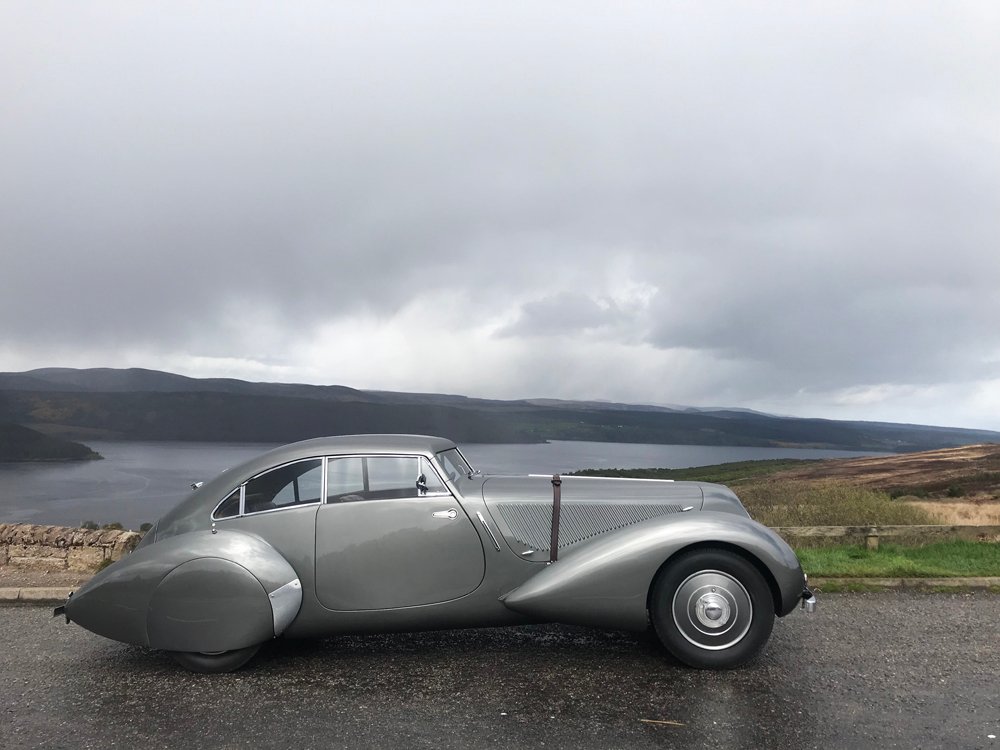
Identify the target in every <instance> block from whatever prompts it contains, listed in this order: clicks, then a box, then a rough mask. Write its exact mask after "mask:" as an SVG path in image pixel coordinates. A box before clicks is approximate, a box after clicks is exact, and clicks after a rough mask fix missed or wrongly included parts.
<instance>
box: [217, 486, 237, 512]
mask: <svg viewBox="0 0 1000 750" xmlns="http://www.w3.org/2000/svg"><path fill="white" fill-rule="evenodd" d="M240 489H241V488H240V487H237V488H236V489H235V490H233V491H232V493H230V495H229V497H227V498H226V499H225V500H223V501H222V503H221V504H220V505H219V509H218V510H216V511H215V517H216V518H234V517H235V516H238V515H239V514H240Z"/></svg>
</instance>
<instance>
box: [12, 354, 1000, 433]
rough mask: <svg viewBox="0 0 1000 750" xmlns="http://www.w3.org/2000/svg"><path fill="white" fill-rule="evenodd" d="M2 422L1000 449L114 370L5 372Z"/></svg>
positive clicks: (562, 405) (785, 424) (893, 428)
mask: <svg viewBox="0 0 1000 750" xmlns="http://www.w3.org/2000/svg"><path fill="white" fill-rule="evenodd" d="M0 420H4V421H7V422H16V423H20V424H24V425H27V426H29V427H31V428H33V429H35V430H38V431H39V432H43V433H45V434H47V435H55V436H60V437H64V438H71V439H81V440H88V439H89V440H98V439H116V440H204V441H225V442H288V441H293V440H300V439H305V438H309V437H316V436H319V435H343V434H351V433H358V432H409V433H424V434H437V435H444V436H447V437H450V438H453V439H455V440H457V441H460V442H482V443H497V442H511V443H528V442H541V441H545V440H594V441H607V442H631V443H661V444H686V445H731V446H765V447H816V448H828V449H845V450H870V451H884V452H902V451H915V450H929V449H934V448H943V447H952V446H959V445H967V444H969V443H994V442H996V443H1000V433H998V432H991V431H988V430H966V429H960V428H950V427H931V426H923V425H905V424H892V423H881V422H845V421H836V420H827V419H799V418H793V417H781V416H775V415H770V414H763V413H760V412H754V411H750V410H743V409H736V408H729V409H698V408H692V407H674V406H669V407H668V406H647V405H637V404H616V403H608V402H602V401H565V400H557V399H532V400H520V401H501V400H495V399H479V398H469V397H466V396H460V395H451V394H436V393H394V392H388V391H364V390H357V389H354V388H348V387H346V386H339V385H333V386H317V385H306V384H296V383H253V382H247V381H243V380H234V379H227V378H188V377H184V376H182V375H176V374H173V373H166V372H159V371H155V370H143V369H128V370H119V369H108V368H99V369H87V370H76V369H70V368H46V369H40V370H32V371H29V372H19V373H0Z"/></svg>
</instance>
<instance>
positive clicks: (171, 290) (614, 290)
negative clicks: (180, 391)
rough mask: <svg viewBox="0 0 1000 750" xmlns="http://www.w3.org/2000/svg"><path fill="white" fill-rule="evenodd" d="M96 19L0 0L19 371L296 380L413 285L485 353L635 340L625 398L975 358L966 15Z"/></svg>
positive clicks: (0, 118) (977, 83)
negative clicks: (315, 340) (169, 368)
mask: <svg viewBox="0 0 1000 750" xmlns="http://www.w3.org/2000/svg"><path fill="white" fill-rule="evenodd" d="M125 7H126V6H117V5H115V4H103V5H87V6H74V7H68V6H65V5H64V4H46V3H44V2H40V3H32V4H30V5H4V6H3V7H2V8H0V71H2V72H0V161H2V163H3V164H4V169H3V170H2V171H0V247H2V248H3V253H4V256H3V273H0V323H2V324H3V328H4V336H5V344H6V345H7V346H9V347H12V350H17V351H29V350H30V351H33V352H38V355H37V356H38V358H39V359H38V361H37V365H38V366H44V365H49V364H58V362H51V361H46V360H45V354H44V353H45V352H46V351H49V352H53V353H55V352H59V353H66V352H69V351H73V350H74V347H77V350H78V351H89V352H91V353H92V354H91V356H93V357H94V358H95V359H101V353H102V352H104V353H106V358H107V359H106V361H101V362H100V363H101V364H109V365H110V364H115V362H113V361H111V360H113V358H114V356H115V352H117V351H120V350H122V349H128V348H144V349H148V350H152V351H163V352H165V353H166V352H169V353H170V354H171V355H173V356H181V355H192V356H228V357H234V358H240V357H249V358H254V359H256V360H257V361H264V360H268V361H276V362H280V363H282V364H283V365H284V366H287V367H288V368H290V369H291V370H293V371H294V369H295V368H296V367H301V368H308V367H309V363H299V362H297V360H296V359H295V356H296V355H295V354H294V350H295V346H296V345H298V344H301V343H302V342H303V341H306V342H308V341H309V340H310V339H311V338H312V337H314V336H315V335H316V330H317V329H318V328H320V327H322V326H323V325H324V324H326V323H336V322H338V321H347V320H350V319H353V318H354V317H358V316H366V317H368V318H372V319H375V320H377V321H381V322H382V323H383V324H384V325H386V326H392V325H404V324H405V323H404V322H402V321H403V318H405V313H406V311H407V310H408V309H410V308H411V307H412V306H413V305H414V304H417V303H420V304H432V302H429V301H433V299H434V298H435V295H436V296H437V297H438V298H439V299H440V300H442V302H445V301H447V303H448V304H449V305H455V306H456V308H458V309H457V311H456V313H455V317H456V318H457V319H455V320H453V321H450V325H451V326H454V327H456V328H462V329H463V331H464V333H463V337H464V338H465V339H466V340H467V339H468V338H469V337H472V336H487V335H488V334H484V333H482V331H484V330H492V331H495V330H496V329H495V324H496V321H497V320H501V319H502V320H513V322H510V323H508V324H507V325H506V327H505V328H501V330H500V334H499V335H497V334H495V335H494V336H493V338H492V339H483V340H481V341H478V345H479V346H481V347H482V348H483V351H484V352H486V351H491V349H490V347H493V346H500V347H505V348H503V349H502V351H503V352H505V353H506V352H508V351H509V348H510V347H512V346H514V345H515V344H516V343H517V342H519V341H521V340H522V339H524V340H525V346H527V347H533V346H536V345H537V339H538V337H540V336H547V337H550V338H551V337H562V338H563V339H565V340H566V342H567V345H572V343H573V342H576V344H577V345H578V346H579V347H580V348H581V349H586V348H587V347H590V346H592V345H593V344H594V343H595V342H598V341H601V342H608V341H618V342H620V343H621V344H622V345H623V346H628V347H632V350H631V351H632V352H633V354H634V356H635V357H636V362H639V361H643V362H647V363H648V366H649V367H656V368H661V369H662V373H661V374H660V376H659V377H658V378H652V377H651V378H650V382H660V383H662V384H663V386H662V388H663V392H662V393H659V394H650V396H649V398H644V397H643V395H642V393H638V394H637V395H636V396H635V398H636V399H638V400H652V399H653V398H660V399H661V400H666V401H669V400H673V399H672V398H671V397H670V393H671V392H677V393H684V394H688V395H689V396H690V397H691V398H692V399H701V400H702V401H703V402H709V403H711V402H713V401H715V400H716V399H717V398H719V399H723V398H724V399H725V400H726V401H727V402H729V403H737V404H738V403H739V402H740V401H741V400H742V399H772V400H780V399H781V398H782V397H783V394H788V393H800V392H810V391H820V390H823V391H830V390H836V389H841V388H851V387H861V386H865V385H870V384H882V383H895V384H933V383H950V382H959V381H961V382H965V381H970V380H976V379H984V380H988V379H995V378H997V372H996V362H997V360H998V358H1000V334H998V333H997V327H996V326H995V325H994V323H993V321H995V320H997V319H1000V309H998V305H1000V303H998V302H997V300H998V299H1000V297H998V295H997V294H996V293H995V290H996V288H997V287H998V285H1000V253H997V252H996V248H997V247H998V246H1000V218H998V217H1000V211H998V209H1000V181H998V179H997V175H998V174H1000V147H998V143H997V141H996V138H995V124H996V122H997V117H998V114H1000V95H998V94H997V90H996V87H995V81H994V77H995V76H994V75H993V71H994V70H995V69H996V68H997V66H998V64H1000V59H998V56H1000V53H998V51H997V48H996V45H995V43H994V39H993V36H995V34H991V33H989V30H990V29H993V30H995V29H996V27H997V22H998V21H1000V18H998V16H997V11H996V10H995V9H993V8H992V7H991V6H986V5H980V4H975V3H969V4H961V3H959V4H953V5H949V7H948V8H947V9H940V10H939V9H935V8H923V9H916V10H915V9H914V8H913V7H912V6H911V5H910V4H905V3H901V4H896V5H894V4H891V3H890V4H881V5H878V6H873V5H871V4H867V3H838V4H837V5H836V6H829V7H822V6H794V7H792V6H787V5H778V4H774V5H764V6H756V7H755V8H753V9H752V10H751V9H747V8H745V7H744V6H741V5H739V4H730V5H726V4H724V5H690V6H657V5H642V4H635V5H632V4H626V5H625V6H620V5H618V4H615V5H612V4H610V3H598V2H593V3H585V4H583V5H580V6H578V8H577V11H576V12H574V13H572V14H568V13H566V12H565V11H564V10H563V9H560V8H556V7H555V6H551V7H550V6H544V5H543V6H539V5H537V4H528V3H525V4H517V3H515V4H508V5H506V6H504V7H503V9H500V8H498V7H495V6H490V5H477V4H467V3H452V2H432V3H428V4H421V5H420V6H419V7H418V6H413V5H410V4H405V3H399V4H390V5H389V6H388V7H387V8H384V9H381V10H378V9H375V8H368V7H366V6H362V5H357V6H356V5H347V4H333V5H331V4H326V3H315V4H310V3H303V4H298V5H296V6H295V7H294V8H277V7H275V8H263V9H261V10H260V11H259V13H256V14H253V13H248V12H244V13H241V14H240V15H239V17H235V16H234V15H233V13H232V12H231V10H230V9H228V8H227V7H226V6H224V5H204V4H190V5H183V4H174V5H172V6H171V10H170V12H169V13H167V12H165V11H164V12H160V11H157V10H155V9H153V8H152V7H145V6H138V7H133V8H131V9H130V10H128V11H126V10H124V8H125ZM629 284H632V285H635V284H642V285H645V287H644V288H645V291H644V292H643V294H645V295H646V296H645V297H644V298H643V302H642V304H638V303H636V304H631V303H627V302H625V301H623V299H622V298H621V296H620V295H621V294H622V293H623V292H622V289H623V288H627V287H628V285H629ZM596 350H597V349H596V348H595V351H596ZM496 351H501V350H496ZM456 356H457V355H456ZM511 356H515V355H514V354H513V353H512V354H511ZM593 356H594V357H597V356H607V355H606V354H605V355H598V354H594V355H593ZM647 356H648V358H647V359H643V358H644V357H647ZM663 357H668V358H669V357H676V358H677V359H676V360H670V362H671V363H667V362H668V360H667V359H663ZM665 363H667V364H665ZM605 368H606V363H604V362H601V361H597V360H595V359H591V360H589V361H588V360H587V359H586V358H580V359H574V363H573V372H572V373H570V374H567V375H566V376H565V377H563V378H562V379H560V377H559V375H560V373H559V372H558V371H556V372H553V371H552V369H551V368H550V367H547V368H546V370H545V372H544V373H543V372H539V371H538V370H537V368H535V369H533V368H531V367H519V368H517V369H516V371H512V373H511V376H510V377H511V378H514V379H516V380H517V382H511V383H510V384H507V386H506V387H507V388H508V389H509V390H510V391H518V392H522V393H530V394H532V395H552V396H561V395H577V396H586V397H614V395H613V394H611V393H604V392H603V391H602V389H606V388H611V387H616V388H618V387H620V388H623V389H624V388H625V387H626V386H625V384H621V385H620V386H619V385H618V384H609V383H608V379H607V377H606V369H605ZM448 372H449V367H448V366H447V365H446V364H443V365H442V367H441V372H440V375H439V383H440V387H441V388H442V389H445V390H453V391H456V390H457V391H464V392H470V393H474V394H475V393H477V390H476V384H475V383H468V382H450V381H448V377H449V376H448ZM588 373H592V376H591V377H590V378H589V379H588V377H587V374H588ZM228 374H234V373H228ZM420 374H421V375H422V374H423V373H420ZM378 376H379V373H375V372H373V373H372V377H373V378H375V377H378ZM489 382H490V383H491V385H490V387H491V388H495V387H497V386H496V385H495V382H494V381H493V380H491V381H489ZM351 385H357V386H360V387H365V386H366V385H368V384H367V383H363V382H361V383H351ZM376 385H377V383H376ZM560 388H573V389H575V390H574V392H573V393H572V394H570V393H563V392H551V390H553V389H554V390H558V389H560ZM588 388H589V389H592V390H593V392H588V391H587V389H588ZM482 395H490V394H488V393H486V394H482ZM797 408H798V407H797Z"/></svg>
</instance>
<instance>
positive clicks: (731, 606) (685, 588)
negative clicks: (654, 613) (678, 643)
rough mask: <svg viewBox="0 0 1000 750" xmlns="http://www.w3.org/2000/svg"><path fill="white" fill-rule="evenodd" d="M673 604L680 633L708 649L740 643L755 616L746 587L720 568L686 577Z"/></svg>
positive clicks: (712, 649)
mask: <svg viewBox="0 0 1000 750" xmlns="http://www.w3.org/2000/svg"><path fill="white" fill-rule="evenodd" d="M671 606H672V610H673V616H674V624H676V625H677V629H678V630H679V631H680V633H681V635H682V636H684V638H685V639H687V640H688V641H689V642H690V643H693V644H694V645H695V646H698V647H699V648H703V649H706V650H709V651H717V650H719V649H724V648H729V647H730V646H734V645H735V644H737V643H739V641H740V640H742V638H743V636H745V635H746V634H747V631H748V630H749V629H750V622H751V620H752V619H753V604H752V603H751V602H750V595H749V594H748V593H747V590H746V588H744V587H743V584H742V583H740V582H739V581H738V580H736V579H735V578H733V577H732V576H731V575H729V574H728V573H723V572H722V571H718V570H700V571H698V572H697V573H693V574H692V575H690V576H688V577H687V578H685V579H684V582H683V583H681V585H680V586H678V587H677V591H676V592H675V593H674V600H673V602H672V605H671Z"/></svg>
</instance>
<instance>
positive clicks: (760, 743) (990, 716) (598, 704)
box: [0, 593, 1000, 750]
mask: <svg viewBox="0 0 1000 750" xmlns="http://www.w3.org/2000/svg"><path fill="white" fill-rule="evenodd" d="M49 614H50V610H49V609H45V608H41V607H27V606H8V607H0V627H2V629H3V632H4V633H5V638H4V647H3V649H2V651H0V675H2V676H0V712H2V713H0V747H2V748H5V749H8V750H16V749H18V748H27V747H49V748H61V747H65V748H81V747H91V748H101V750H104V749H105V748H110V747H127V748H136V749H137V750H138V749H139V748H141V749H142V750H148V749H150V748H167V747H217V748H242V747H251V746H254V747H282V748H295V749H296V750H300V749H301V750H305V749H306V748H331V747H334V748H336V747H350V748H353V747H358V748H361V747H364V748H368V747H386V748H390V747H391V748H399V747H404V748H405V747H414V748H466V747H503V748H518V749H521V748H585V747H594V748H628V749H629V750H639V749H641V748H671V747H677V748H680V747H705V748H727V750H733V749H735V748H754V749H757V748H810V747H815V748H831V747H847V748H850V747H859V748H862V747H864V748H868V747H880V748H884V747H901V748H913V747H924V748H935V747H941V748H945V747H947V748H980V747H982V748H995V749H996V750H1000V739H995V738H991V737H990V735H993V736H994V737H1000V596H998V595H996V594H988V593H963V594H914V593H877V594H842V595H833V594H831V595H827V596H823V597H821V599H820V609H819V611H818V612H817V613H816V614H815V615H812V616H807V615H805V614H803V613H801V612H795V613H793V614H792V615H791V616H789V617H788V618H785V619H784V620H780V621H778V622H777V623H776V624H775V630H774V635H773V636H772V639H771V642H770V644H769V645H768V647H767V649H766V651H765V652H764V654H763V655H762V656H761V658H759V659H758V660H757V661H756V662H755V663H754V664H752V665H750V666H749V667H745V668H743V669H740V670H737V671H734V672H722V673H716V672H699V671H694V670H690V669H685V668H682V667H680V666H678V665H676V664H674V663H672V662H671V661H670V660H669V659H668V658H667V657H665V656H664V654H663V652H662V651H661V650H660V648H659V646H657V645H656V643H655V642H654V641H652V639H650V638H648V637H646V636H643V635H634V634H628V633H607V632H602V631H596V630H590V629H585V628H575V627H562V626H549V625H546V626H530V627H522V628H512V629H485V630H468V631H449V632H435V633H424V634H398V635H379V636H366V637H361V636H352V637H341V638H331V639H326V640H321V641H313V642H294V641H290V642H285V641H275V642H273V643H271V644H268V646H266V647H265V648H264V649H262V651H261V653H260V654H258V656H257V658H256V659H255V661H253V662H251V664H250V666H249V667H248V668H245V669H243V670H241V671H239V672H236V673H233V674H228V675H215V676H201V675H193V674H190V673H187V672H183V671H181V669H180V668H179V667H178V666H176V665H175V664H174V663H173V662H172V661H171V660H170V659H169V658H168V657H167V656H166V655H164V654H162V653H156V652H150V651H147V650H145V649H142V648H137V647H132V646H125V645H122V644H118V643H113V642H111V641H107V640H104V639H102V638H99V637H98V636H95V635H92V634H90V633H88V632H86V631H84V630H82V629H80V628H79V627H77V626H75V625H66V624H64V622H63V620H61V619H53V618H51V617H50V616H49Z"/></svg>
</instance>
